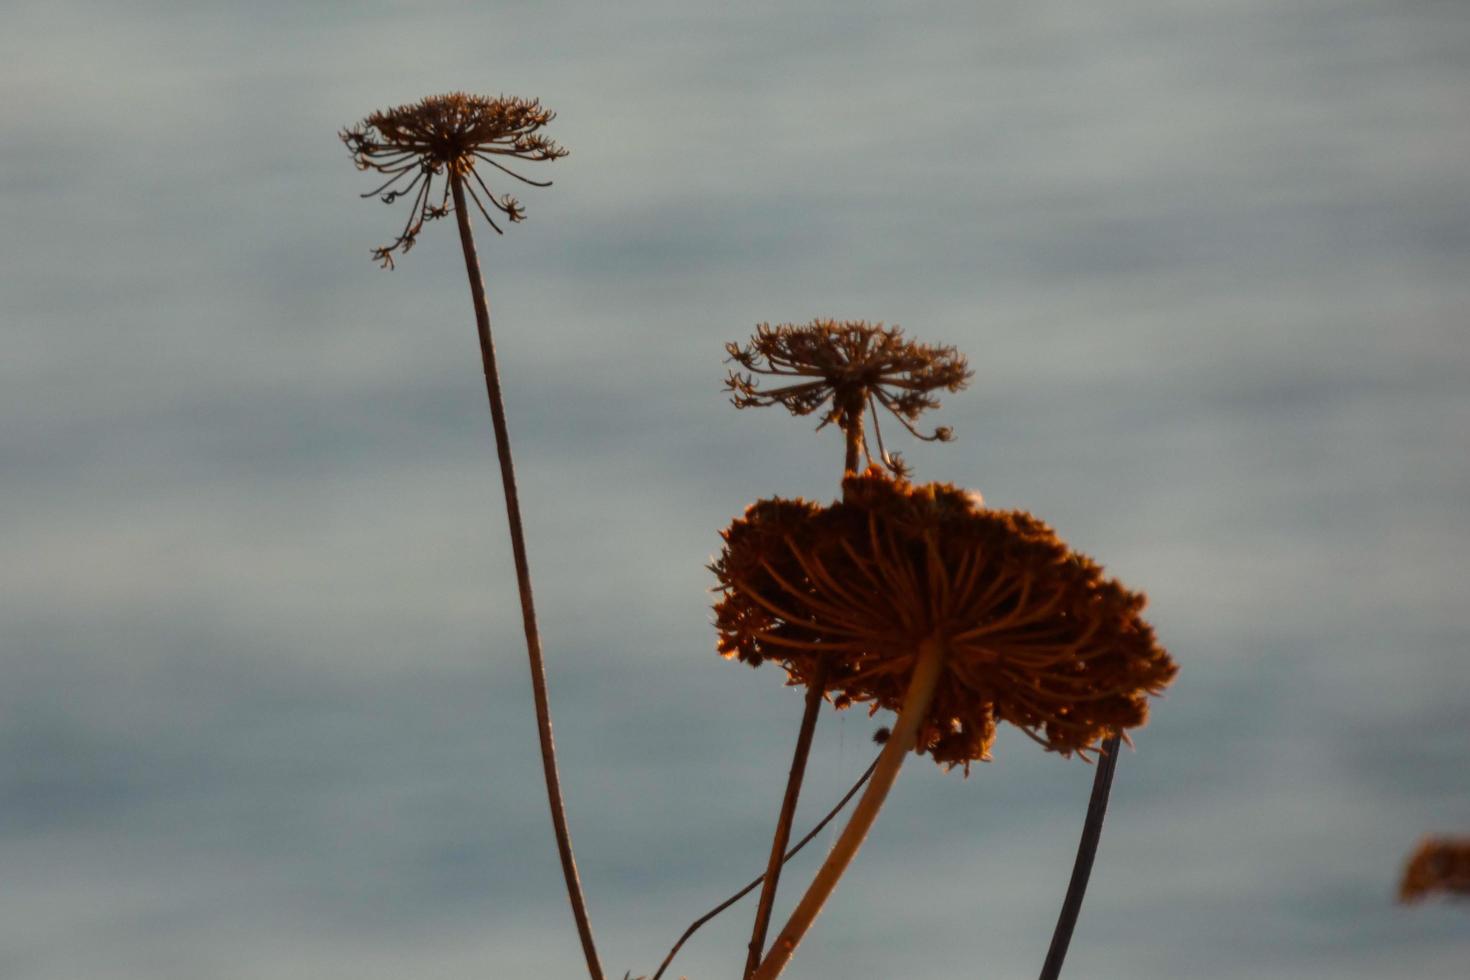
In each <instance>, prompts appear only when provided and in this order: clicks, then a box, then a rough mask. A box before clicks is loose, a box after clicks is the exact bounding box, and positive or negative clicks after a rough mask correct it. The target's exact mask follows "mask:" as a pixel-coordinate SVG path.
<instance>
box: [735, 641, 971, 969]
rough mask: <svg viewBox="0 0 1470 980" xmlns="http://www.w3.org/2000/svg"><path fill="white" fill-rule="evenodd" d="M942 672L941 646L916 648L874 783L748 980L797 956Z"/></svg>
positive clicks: (920, 720)
mask: <svg viewBox="0 0 1470 980" xmlns="http://www.w3.org/2000/svg"><path fill="white" fill-rule="evenodd" d="M943 668H944V644H943V643H942V642H940V640H938V639H937V638H931V639H928V640H925V641H924V642H923V643H921V644H919V649H918V652H917V655H916V657H915V663H914V674H913V677H912V678H911V679H910V680H909V687H908V691H907V692H905V694H904V698H903V706H902V708H900V709H899V712H898V719H897V721H895V722H894V725H893V734H891V735H890V736H888V742H887V744H885V745H884V746H883V752H882V754H880V755H879V756H878V767H877V768H876V769H874V770H873V778H872V779H870V780H868V788H867V789H866V790H865V791H864V792H863V796H862V799H860V800H858V803H857V806H856V807H854V808H853V811H852V816H851V817H849V818H848V821H847V826H846V827H844V828H843V829H842V833H841V835H840V836H838V838H837V843H835V844H833V845H832V851H831V853H829V854H828V855H827V860H826V861H824V862H823V863H822V866H821V868H819V869H818V870H817V874H816V877H814V878H813V879H812V883H811V886H810V887H808V888H807V890H806V894H805V895H803V896H802V898H801V901H800V902H798V903H797V905H796V909H795V911H793V912H792V913H791V918H790V919H788V920H787V922H786V925H785V927H784V928H782V930H781V934H780V935H778V936H777V937H776V941H775V942H774V943H773V944H772V945H771V949H770V952H768V953H767V954H766V957H765V959H763V960H762V961H761V965H760V967H759V968H757V969H756V971H755V974H754V975H753V977H752V980H775V978H776V977H778V976H780V975H781V971H782V970H784V969H785V968H786V964H787V963H788V962H790V960H791V955H792V954H793V953H794V952H796V945H797V943H799V942H801V939H802V937H803V936H805V935H806V932H807V930H808V929H810V928H811V925H812V923H813V922H815V921H816V918H817V916H818V915H819V914H820V913H821V911H822V906H823V905H824V904H826V901H827V897H828V896H829V895H831V894H832V890H833V889H834V888H836V887H837V881H838V879H839V878H841V877H842V873H843V872H844V871H846V870H847V867H848V865H849V864H851V863H852V859H853V858H854V857H856V856H857V852H858V848H860V847H862V844H863V840H864V839H865V838H866V837H867V836H868V831H869V829H871V828H872V826H873V821H874V820H875V819H877V817H878V811H879V809H881V808H882V806H883V801H884V800H885V799H886V798H887V796H888V791H889V790H890V789H892V788H893V781H894V780H895V779H897V778H898V770H899V767H900V766H902V765H903V760H904V756H905V755H907V753H908V751H909V749H911V748H913V747H914V743H915V742H916V740H917V738H918V734H919V726H920V724H922V723H923V720H924V716H925V713H926V712H927V711H928V710H929V703H930V702H931V701H932V700H933V699H934V690H935V688H936V687H937V686H938V685H939V678H940V675H941V674H942V673H943Z"/></svg>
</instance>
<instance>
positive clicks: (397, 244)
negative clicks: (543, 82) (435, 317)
mask: <svg viewBox="0 0 1470 980" xmlns="http://www.w3.org/2000/svg"><path fill="white" fill-rule="evenodd" d="M555 117H556V114H555V113H553V112H552V111H551V110H550V109H546V108H543V107H542V105H541V103H540V102H539V101H537V100H536V99H520V98H515V97H512V96H504V95H502V96H500V97H498V98H494V99H490V98H485V97H483V96H478V95H469V94H467V93H464V92H451V93H449V94H448V95H432V96H429V97H428V98H426V99H422V100H420V101H418V102H415V103H413V104H411V105H401V106H397V107H395V108H392V109H387V110H384V111H381V112H374V113H373V114H372V115H370V116H368V117H367V118H366V119H364V120H363V121H362V122H360V123H358V124H357V125H355V126H351V127H349V128H347V129H344V130H342V131H341V132H340V133H339V134H338V136H339V137H340V138H341V140H342V142H343V143H344V144H346V146H347V148H348V150H350V151H351V152H352V159H353V162H354V163H355V164H356V165H357V169H358V170H375V171H377V172H378V173H380V174H384V175H386V176H387V178H388V179H387V180H386V181H385V182H384V183H382V184H380V185H379V186H378V187H376V188H374V189H373V190H371V191H368V192H367V193H366V194H363V195H361V196H362V197H377V198H378V199H379V200H381V201H382V202H383V203H384V204H392V203H394V202H395V201H397V200H398V199H399V198H401V197H410V196H411V197H412V198H413V208H412V209H411V211H410V212H409V216H408V221H407V223H406V224H405V225H404V226H403V230H402V231H400V232H399V233H398V237H397V238H395V239H394V240H393V241H392V242H391V243H389V244H387V245H384V246H381V247H379V248H375V249H373V257H374V258H376V259H377V260H378V261H379V263H381V264H382V266H383V267H384V268H385V269H391V268H392V267H393V253H394V252H399V253H404V252H407V251H408V250H409V249H411V248H413V245H414V242H415V241H416V240H417V239H418V235H419V232H420V231H422V230H423V226H424V222H426V221H432V220H434V219H435V218H442V217H444V216H446V215H448V214H449V213H451V211H452V210H453V203H452V201H451V200H450V184H451V181H453V180H456V179H458V180H460V181H461V182H462V183H463V185H464V188H465V190H466V191H468V193H469V196H470V199H471V200H473V201H474V202H475V206H476V207H478V208H479V210H480V213H481V214H482V215H484V217H485V220H486V221H488V222H490V227H491V228H494V229H495V231H496V232H497V233H498V232H500V230H501V229H500V225H498V224H497V223H496V222H495V219H494V218H493V217H491V214H490V210H489V209H487V208H486V204H487V203H488V204H489V206H490V208H492V209H494V210H495V211H498V212H499V213H500V214H501V215H502V216H503V217H504V218H505V220H507V221H511V222H516V221H520V220H522V219H523V218H524V217H525V209H524V208H522V207H521V204H520V202H519V201H517V200H516V199H515V198H513V197H511V196H510V195H509V194H501V195H498V196H497V195H496V194H494V193H492V192H491V190H490V188H489V187H488V186H487V185H486V184H485V181H484V179H483V178H481V176H480V173H479V169H478V168H479V165H480V164H487V165H489V166H491V167H494V168H495V169H496V170H499V171H501V172H502V173H505V174H507V175H509V176H511V177H514V178H515V179H516V180H519V181H521V182H522V183H525V184H530V185H531V186H533V187H548V186H550V183H551V182H550V181H544V182H543V181H535V180H531V179H529V178H527V177H523V176H521V175H520V174H518V173H516V172H515V171H514V170H511V169H510V168H509V167H507V166H506V165H505V164H504V163H501V162H500V160H501V159H503V158H505V157H514V158H518V159H521V160H528V161H542V160H557V159H560V158H561V157H564V156H566V155H567V151H566V150H564V149H562V148H561V147H560V146H558V145H557V144H556V143H555V142H554V141H553V140H551V139H549V138H548V137H546V136H543V135H541V133H540V132H539V130H540V129H541V127H542V126H545V125H546V124H547V123H549V122H551V120H552V119H554V118H555ZM436 179H438V180H439V182H440V184H441V185H442V186H441V187H439V188H438V192H437V194H436V192H435V187H434V182H435V180H436Z"/></svg>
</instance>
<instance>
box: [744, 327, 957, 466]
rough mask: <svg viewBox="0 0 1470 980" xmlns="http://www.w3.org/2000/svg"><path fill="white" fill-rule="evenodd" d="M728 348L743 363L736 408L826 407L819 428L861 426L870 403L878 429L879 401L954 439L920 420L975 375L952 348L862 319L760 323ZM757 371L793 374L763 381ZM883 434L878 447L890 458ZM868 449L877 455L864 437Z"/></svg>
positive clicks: (804, 410) (804, 411) (935, 435)
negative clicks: (772, 383) (942, 394)
mask: <svg viewBox="0 0 1470 980" xmlns="http://www.w3.org/2000/svg"><path fill="white" fill-rule="evenodd" d="M725 351H726V353H728V354H729V355H730V358H729V359H730V360H732V361H734V362H735V363H736V364H738V365H739V366H740V367H741V368H744V371H733V370H732V371H731V372H730V373H729V377H727V378H726V379H725V387H726V389H727V390H728V391H729V392H730V401H731V403H732V404H734V405H735V407H736V408H751V407H756V406H765V405H776V404H780V405H784V406H785V407H786V409H787V411H789V412H791V413H792V414H793V415H810V414H812V413H813V412H816V411H818V410H821V411H822V422H821V424H820V425H818V426H817V428H818V429H821V428H823V427H824V426H827V425H829V424H831V423H834V422H835V423H837V424H838V425H839V426H840V427H842V428H843V429H845V430H851V428H852V427H853V426H858V427H859V431H860V430H861V425H862V416H863V413H864V412H866V411H868V410H870V409H871V410H872V412H873V420H874V429H875V431H876V429H877V406H879V405H881V406H883V407H884V408H886V409H887V410H888V411H890V412H892V413H893V415H894V416H895V417H896V418H897V419H898V420H899V421H900V422H902V423H903V426H904V428H906V429H908V430H909V431H910V432H911V433H913V434H914V435H915V436H918V437H919V438H920V439H924V440H926V441H935V440H938V441H941V442H944V441H948V440H949V439H950V438H952V433H951V431H950V430H949V429H948V428H947V427H945V426H940V427H939V428H937V429H935V430H934V431H933V432H931V433H929V434H927V435H926V434H924V433H922V432H920V431H919V430H918V429H916V428H915V427H914V423H915V422H917V421H918V419H919V416H920V415H922V414H923V413H924V412H926V411H928V410H929V409H931V408H938V407H939V398H938V397H937V396H936V394H935V393H936V392H938V391H941V390H944V391H959V390H960V389H961V388H963V387H965V385H966V383H968V382H969V380H970V374H971V372H970V368H969V365H968V364H967V363H966V361H965V358H964V356H963V355H962V354H960V353H959V352H958V351H956V350H955V349H954V348H953V347H940V346H935V345H931V344H920V343H917V342H915V341H912V340H909V339H908V338H906V337H905V336H904V332H903V329H902V328H901V327H885V326H883V324H881V323H876V324H871V323H868V322H866V321H863V320H813V321H811V322H810V323H805V324H794V323H782V324H778V325H776V326H771V325H770V324H769V323H762V324H760V325H759V326H757V327H756V333H755V336H753V337H751V338H750V342H749V343H748V344H746V345H745V346H743V347H742V346H741V345H740V344H737V343H730V344H726V345H725ZM756 375H766V376H769V377H775V378H781V379H790V380H785V381H782V382H780V386H779V387H774V388H762V387H761V382H760V381H759V380H758V379H757V377H756ZM881 438H882V437H881V434H880V435H879V451H880V454H881V455H882V457H883V458H884V460H885V462H887V461H888V458H887V454H886V453H883V451H882V441H881ZM863 452H864V454H865V455H868V456H869V458H871V454H868V452H867V442H866V440H864V442H863Z"/></svg>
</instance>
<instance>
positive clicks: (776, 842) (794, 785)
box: [744, 661, 827, 977]
mask: <svg viewBox="0 0 1470 980" xmlns="http://www.w3.org/2000/svg"><path fill="white" fill-rule="evenodd" d="M826 684H827V665H826V661H823V662H822V663H821V664H820V665H819V666H818V667H817V670H816V673H815V674H814V675H813V677H812V679H811V684H810V686H808V688H807V692H806V708H805V710H804V711H803V712H802V715H801V728H800V730H799V731H798V732H797V735H796V750H795V751H794V752H793V753H792V758H791V771H790V773H789V774H788V775H787V777H786V795H785V796H784V797H783V798H782V800H781V815H780V816H779V817H777V819H776V833H775V835H774V836H773V837H772V839H771V856H770V857H769V858H768V859H767V861H766V874H765V884H764V885H763V886H762V887H761V897H760V901H759V903H757V905H756V909H755V926H754V927H753V928H752V929H751V933H750V945H749V947H748V951H747V953H746V957H745V974H744V976H746V977H749V976H750V975H751V974H752V973H754V972H755V968H756V967H757V966H759V965H760V960H761V950H763V949H765V948H766V929H767V928H769V927H770V924H771V909H772V908H773V907H774V906H775V904H776V885H777V884H778V883H779V882H780V880H781V865H782V864H784V863H785V861H786V858H785V853H786V842H787V841H788V840H790V839H791V824H792V823H793V822H794V821H795V819H796V801H797V798H798V797H799V796H800V795H801V782H802V780H803V779H804V778H805V776H806V760H807V756H808V755H809V754H810V753H811V749H812V734H813V733H814V732H815V731H816V729H817V715H818V713H819V712H820V711H821V708H822V693H823V690H824V689H825V687H826Z"/></svg>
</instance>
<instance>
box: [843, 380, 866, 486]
mask: <svg viewBox="0 0 1470 980" xmlns="http://www.w3.org/2000/svg"><path fill="white" fill-rule="evenodd" d="M863 397H864V396H863V394H862V393H861V392H859V394H858V397H857V398H855V399H853V403H852V404H850V405H848V408H847V411H846V412H844V413H843V423H842V428H843V434H844V435H845V436H846V437H847V451H846V454H845V455H844V457H843V462H842V468H843V472H844V473H856V472H857V471H858V450H860V449H861V448H862V447H863Z"/></svg>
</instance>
